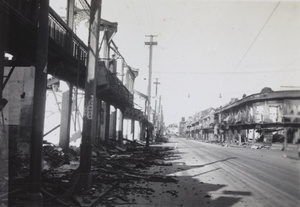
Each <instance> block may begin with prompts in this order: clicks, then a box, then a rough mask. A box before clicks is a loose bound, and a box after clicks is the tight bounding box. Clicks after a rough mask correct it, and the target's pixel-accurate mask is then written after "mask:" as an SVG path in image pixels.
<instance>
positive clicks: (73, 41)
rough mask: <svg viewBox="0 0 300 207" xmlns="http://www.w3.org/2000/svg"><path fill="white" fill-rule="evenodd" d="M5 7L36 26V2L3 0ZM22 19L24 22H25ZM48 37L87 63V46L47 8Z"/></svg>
mask: <svg viewBox="0 0 300 207" xmlns="http://www.w3.org/2000/svg"><path fill="white" fill-rule="evenodd" d="M2 4H4V5H5V6H6V7H7V8H9V9H11V10H13V11H15V13H16V14H17V15H18V16H20V18H22V20H23V21H24V20H25V21H26V22H29V23H30V22H31V23H32V25H34V26H37V4H36V1H33V0H26V1H24V0H3V1H2ZM25 21H24V22H25ZM48 24H49V38H50V39H52V40H54V42H55V43H56V44H57V45H58V46H59V47H60V48H61V49H62V50H64V51H65V52H66V53H67V54H68V55H70V56H71V57H73V58H75V59H77V60H79V61H80V62H81V63H82V64H84V65H85V66H86V64H87V46H86V45H85V44H84V43H83V42H82V41H81V40H80V38H79V37H77V36H76V34H75V33H74V32H73V31H72V30H71V29H70V28H69V27H68V25H67V24H66V23H65V22H64V21H63V20H62V19H61V18H60V16H59V15H58V14H56V12H55V11H54V10H53V9H52V8H51V7H50V8H49V23H48Z"/></svg>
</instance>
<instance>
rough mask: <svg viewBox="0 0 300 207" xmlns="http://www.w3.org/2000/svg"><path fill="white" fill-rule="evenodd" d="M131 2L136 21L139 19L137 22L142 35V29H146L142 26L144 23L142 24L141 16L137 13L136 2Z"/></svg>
mask: <svg viewBox="0 0 300 207" xmlns="http://www.w3.org/2000/svg"><path fill="white" fill-rule="evenodd" d="M131 4H132V8H133V12H134V15H135V18H136V21H137V23H138V27H139V29H140V31H139V32H140V35H142V34H141V30H144V29H142V28H141V25H143V24H141V21H140V18H139V17H138V15H137V12H136V8H135V5H134V3H133V0H131Z"/></svg>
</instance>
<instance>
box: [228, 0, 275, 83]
mask: <svg viewBox="0 0 300 207" xmlns="http://www.w3.org/2000/svg"><path fill="white" fill-rule="evenodd" d="M279 3H280V1H279V2H278V3H277V4H276V6H275V7H274V9H273V11H272V12H271V14H270V15H269V17H268V19H267V20H266V22H265V23H264V25H263V26H262V28H261V29H260V31H259V32H258V33H257V35H256V37H255V38H254V40H253V41H252V43H251V44H250V46H249V47H248V49H247V50H246V52H245V54H244V55H243V57H242V58H241V59H240V61H239V62H238V64H237V65H236V67H235V68H234V70H233V71H232V72H231V75H232V74H233V73H235V72H236V71H237V70H238V68H239V66H240V65H241V63H242V62H243V60H244V59H245V57H246V56H247V55H248V53H249V51H250V50H251V48H252V47H253V45H254V43H255V42H256V40H257V39H258V37H259V36H260V34H261V33H262V31H263V29H264V28H265V26H266V25H267V23H268V22H269V20H270V19H271V17H272V16H273V14H274V12H275V11H276V9H277V8H278V6H279ZM231 75H230V76H229V77H228V79H230V77H231ZM228 79H227V80H226V81H225V83H226V82H227V81H228Z"/></svg>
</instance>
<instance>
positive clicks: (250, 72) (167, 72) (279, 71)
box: [140, 69, 299, 75]
mask: <svg viewBox="0 0 300 207" xmlns="http://www.w3.org/2000/svg"><path fill="white" fill-rule="evenodd" d="M140 70H141V71H146V70H143V69H140ZM152 72H153V73H160V74H187V75H234V74H236V75H239V74H262V73H285V72H299V70H278V71H240V72H235V73H234V74H232V72H221V71H216V72H199V71H192V72H187V71H157V70H153V71H152Z"/></svg>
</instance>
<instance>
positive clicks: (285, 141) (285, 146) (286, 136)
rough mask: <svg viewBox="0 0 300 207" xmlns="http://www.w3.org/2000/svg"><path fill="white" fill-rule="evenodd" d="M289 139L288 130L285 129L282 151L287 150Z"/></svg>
mask: <svg viewBox="0 0 300 207" xmlns="http://www.w3.org/2000/svg"><path fill="white" fill-rule="evenodd" d="M287 139H288V128H284V142H283V146H282V149H281V150H282V151H284V150H286V148H287Z"/></svg>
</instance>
